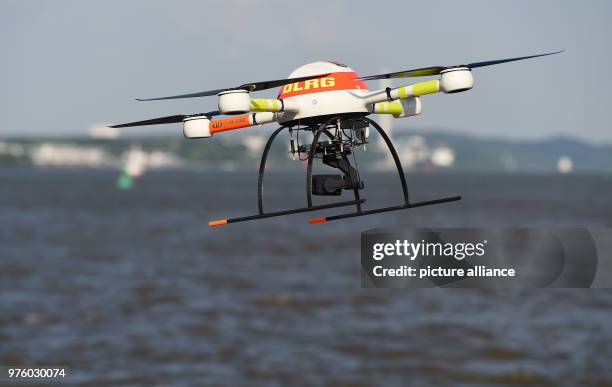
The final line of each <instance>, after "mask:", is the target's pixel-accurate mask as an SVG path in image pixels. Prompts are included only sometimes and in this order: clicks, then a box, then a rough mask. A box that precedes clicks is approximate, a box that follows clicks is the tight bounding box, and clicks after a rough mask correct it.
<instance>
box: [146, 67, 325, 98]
mask: <svg viewBox="0 0 612 387" xmlns="http://www.w3.org/2000/svg"><path fill="white" fill-rule="evenodd" d="M327 75H329V73H327V74H318V75H309V76H307V77H299V78H288V79H276V80H273V81H263V82H253V83H245V84H244V85H240V86H238V87H229V88H226V89H215V90H207V91H199V92H197V93H190V94H180V95H173V96H170V97H158V98H136V101H159V100H162V99H178V98H194V97H207V96H211V95H217V94H219V93H221V92H223V91H229V90H247V91H260V90H266V89H272V88H274V87H279V86H284V85H288V84H290V83H295V82H301V81H307V80H309V79H314V78H320V77H325V76H327Z"/></svg>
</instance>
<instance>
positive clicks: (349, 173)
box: [208, 116, 461, 226]
mask: <svg viewBox="0 0 612 387" xmlns="http://www.w3.org/2000/svg"><path fill="white" fill-rule="evenodd" d="M346 118H347V117H332V118H330V119H328V120H327V121H325V122H324V123H322V124H321V125H319V127H318V128H317V129H316V130H315V129H314V127H313V128H312V129H311V130H312V131H313V134H314V138H313V141H312V143H311V145H310V148H309V151H308V166H307V171H306V188H307V189H306V199H307V206H306V207H302V208H296V209H291V210H284V211H275V212H268V213H266V212H264V206H263V181H264V174H265V169H266V162H267V159H268V153H269V152H270V147H271V146H272V143H273V141H274V139H275V138H276V136H277V135H278V134H279V133H280V132H281V131H282V130H284V129H288V128H287V127H284V126H283V127H280V128H278V129H277V130H276V131H274V133H272V135H271V136H270V138H269V139H268V142H267V143H266V146H265V148H264V151H263V154H262V157H261V162H260V164H259V178H258V181H257V200H258V203H257V204H258V209H259V213H258V214H256V215H250V216H244V217H239V218H231V219H220V220H213V221H210V222H208V225H209V226H222V225H225V224H229V223H238V222H246V221H249V220H257V219H265V218H272V217H276V216H283V215H290V214H298V213H302V212H311V211H319V210H325V209H330V208H337V207H346V206H352V205H354V206H355V207H356V208H355V209H356V211H355V212H351V213H347V214H340V215H333V216H324V217H320V218H313V219H310V220H309V223H311V224H314V223H323V222H329V221H332V220H339V219H346V218H354V217H357V216H365V215H371V214H378V213H383V212H390V211H398V210H405V209H408V208H415V207H423V206H430V205H434V204H441V203H448V202H453V201H457V200H461V196H453V197H448V198H442V199H436V200H429V201H422V202H415V203H410V200H409V197H408V186H407V184H406V177H405V176H404V170H403V168H402V164H401V162H400V159H399V157H398V155H397V152H396V151H395V148H394V146H393V144H392V143H391V140H390V139H389V137H388V136H387V134H386V133H385V131H384V130H383V129H382V128H381V127H380V126H379V125H378V124H377V123H376V122H375V121H373V120H371V119H369V118H368V117H364V116H356V117H352V118H350V119H352V120H354V121H362V122H365V123H368V124H369V125H371V126H373V127H374V129H376V130H377V131H378V133H379V135H380V136H381V137H382V139H383V140H384V142H385V144H386V145H387V148H388V149H389V152H390V153H391V156H392V157H393V161H394V162H395V166H396V168H397V172H398V175H399V179H400V183H401V187H402V194H403V199H404V203H403V204H400V205H397V206H391V207H383V208H378V209H372V210H362V208H361V205H362V204H363V203H364V202H365V199H362V198H360V196H359V189H361V188H362V187H363V186H362V183H361V181H360V179H359V174H358V171H357V170H355V169H354V168H353V167H352V166H351V165H350V162H349V160H348V158H347V156H346V155H347V154H350V152H349V153H347V152H344V151H343V148H342V136H343V134H344V131H343V130H342V129H341V128H340V126H341V123H340V121H341V120H343V119H346ZM334 122H336V123H337V125H338V126H337V130H336V135H334V134H332V133H331V132H330V130H329V128H330V127H332V126H333V123H334ZM322 134H325V135H326V136H327V137H329V139H330V142H333V141H334V140H336V141H338V140H339V141H340V151H338V152H336V153H333V154H334V155H335V156H336V157H338V159H337V160H336V161H335V162H326V160H325V159H323V162H324V164H327V165H328V166H332V167H334V168H337V169H340V170H341V171H342V172H343V173H344V178H345V179H347V180H346V181H347V182H348V187H345V188H344V189H350V190H352V191H353V194H354V196H355V200H352V201H344V202H337V203H330V204H322V205H313V204H312V186H313V180H312V168H313V161H314V159H315V158H317V156H318V157H322V152H324V151H322V150H321V148H324V146H323V143H321V142H319V138H320V136H321V135H322ZM345 136H346V135H345ZM352 141H353V138H352V137H351V142H352ZM357 145H359V144H357ZM325 154H326V153H325Z"/></svg>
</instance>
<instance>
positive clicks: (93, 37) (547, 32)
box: [0, 0, 612, 143]
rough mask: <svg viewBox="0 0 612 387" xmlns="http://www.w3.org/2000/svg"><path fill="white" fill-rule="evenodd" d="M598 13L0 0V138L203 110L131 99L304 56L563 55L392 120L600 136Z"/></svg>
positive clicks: (350, 60)
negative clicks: (413, 114) (542, 53)
mask: <svg viewBox="0 0 612 387" xmlns="http://www.w3.org/2000/svg"><path fill="white" fill-rule="evenodd" d="M611 16H612V1H607V0H601V1H595V0H593V1H585V2H578V1H516V0H513V1H484V0H483V1H471V0H463V1H436V0H428V1H418V2H415V1H393V0H387V1H385V2H372V1H333V0H327V1H317V0H309V1H294V2H290V1H271V0H270V1H264V0H254V1H246V0H244V1H233V0H231V1H230V0H224V1H180V0H179V1H163V2H162V1H150V0H149V1H130V0H121V1H63V0H57V1H23V0H21V1H13V0H0V45H1V47H2V61H0V69H1V70H2V71H1V74H2V79H3V80H2V85H1V87H0V112H1V114H0V138H1V137H13V136H45V137H48V136H63V135H86V134H87V132H88V130H89V129H90V128H91V127H92V126H94V125H97V124H100V123H121V122H128V121H134V120H140V119H147V118H153V117H159V116H164V115H172V114H190V113H196V112H205V111H209V110H214V109H216V104H217V99H216V98H215V97H206V98H196V99H190V100H176V101H155V102H136V101H134V98H135V97H155V96H164V95H174V94H181V93H187V92H193V91H199V90H207V89H214V88H221V87H230V86H237V85H239V84H242V83H245V82H251V81H261V80H268V79H277V78H283V77H286V76H288V75H289V73H290V72H291V71H293V69H295V68H296V67H298V66H300V65H302V64H304V63H309V62H313V61H317V60H333V61H337V62H341V63H346V64H348V65H349V66H351V67H352V68H354V69H355V70H356V71H357V72H358V73H360V74H361V75H370V74H377V73H380V72H383V71H399V70H404V69H409V68H415V67H424V66H434V65H443V66H446V65H458V64H462V63H469V62H474V61H480V60H489V59H498V58H506V57H513V56H523V55H530V54H535V53H541V52H548V51H555V50H559V49H566V52H565V53H563V54H561V55H556V56H550V57H546V58H539V59H533V60H529V61H523V62H515V63H510V64H503V65H499V66H493V67H487V68H480V69H476V70H474V77H475V86H474V89H473V90H471V91H469V92H465V93H459V94H452V95H444V94H437V95H431V96H425V97H423V98H422V102H423V114H422V115H421V116H419V117H410V118H403V119H398V120H395V122H394V126H395V128H398V129H397V130H399V128H401V130H410V129H411V128H415V129H431V130H436V129H446V130H448V131H451V132H454V133H462V134H470V135H479V136H488V137H504V138H511V139H517V140H524V139H539V138H545V137H551V136H570V137H576V138H580V139H583V140H586V141H588V142H591V143H602V142H605V143H612V125H611V124H610V120H609V118H608V117H609V112H610V111H611V110H612V107H611V106H610V98H609V97H608V95H609V93H610V90H612V77H611V76H610V74H609V69H610V68H612V31H611V27H610V25H611V24H612V23H610V17H611ZM414 81H416V80H414ZM414 81H413V80H401V81H396V82H395V84H396V85H400V84H408V83H412V82H414ZM369 86H370V89H375V88H376V87H377V86H378V84H377V83H376V82H370V84H369ZM274 94H275V92H263V93H260V94H259V95H258V96H260V97H270V96H272V95H274ZM272 129H273V126H270V130H272ZM156 130H160V129H159V128H158V129H156ZM161 130H167V131H168V133H175V132H176V133H177V134H179V133H180V130H181V128H180V125H171V126H168V127H166V128H162V129H161ZM156 133H158V132H156Z"/></svg>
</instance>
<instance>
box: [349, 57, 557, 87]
mask: <svg viewBox="0 0 612 387" xmlns="http://www.w3.org/2000/svg"><path fill="white" fill-rule="evenodd" d="M563 51H565V50H561V51H555V52H548V53H546V54H538V55H530V56H521V57H518V58H508V59H498V60H489V61H484V62H473V63H470V64H467V65H462V66H447V67H442V66H434V67H424V68H420V69H412V70H404V71H397V72H394V73H387V74H377V75H370V76H368V77H361V78H360V79H362V80H364V81H370V80H373V79H385V78H409V77H425V76H429V75H438V74H440V73H441V72H442V71H444V70H446V69H449V68H452V67H468V68H470V69H474V68H477V67H485V66H492V65H496V64H500V63H507V62H514V61H517V60H523V59H530V58H537V57H540V56H547V55H554V54H559V53H562V52H563Z"/></svg>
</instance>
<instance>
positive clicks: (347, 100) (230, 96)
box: [113, 51, 561, 226]
mask: <svg viewBox="0 0 612 387" xmlns="http://www.w3.org/2000/svg"><path fill="white" fill-rule="evenodd" d="M559 52H561V51H559ZM556 53H558V52H554V53H547V54H539V55H531V56H525V57H518V58H509V59H500V60H492V61H484V62H474V63H469V64H467V65H460V66H446V67H444V66H433V67H424V68H419V69H410V70H404V71H398V72H394V73H387V74H378V75H373V76H368V77H360V76H359V75H358V74H357V73H356V72H355V71H354V70H353V69H351V68H350V67H348V66H346V65H342V64H339V63H335V62H326V61H320V62H313V63H309V64H306V65H303V66H301V67H299V68H297V69H296V70H295V71H293V72H292V73H291V74H290V75H289V78H287V79H278V80H273V81H265V82H254V83H246V84H243V85H240V86H237V87H232V88H224V89H216V90H208V91H203V92H196V93H191V94H183V95H176V96H171V97H161V98H151V99H146V100H164V99H176V98H193V97H204V96H213V95H217V96H218V98H219V104H218V108H219V110H218V111H214V112H208V113H199V114H190V115H174V116H168V117H161V118H155V119H151V120H145V121H138V122H131V123H127V124H121V125H115V126H113V127H119V128H120V127H127V126H141V125H155V124H167V123H178V122H182V123H183V133H184V135H185V137H187V138H189V139H197V138H209V137H211V136H213V135H214V134H216V133H220V132H224V131H229V130H235V129H240V128H246V127H249V126H255V125H262V124H267V123H271V122H277V123H279V125H280V128H278V129H277V130H276V131H275V132H274V133H273V134H272V135H271V136H270V139H269V140H268V142H267V144H266V146H265V148H264V152H263V155H262V160H261V163H260V169H259V180H258V201H259V202H258V204H259V213H258V214H257V215H251V216H246V217H241V218H233V219H220V220H215V221H211V222H209V225H210V226H220V225H224V224H227V223H236V222H243V221H247V220H254V219H262V218H268V217H272V216H280V215H288V214H294V213H299V212H307V211H317V210H322V209H327V208H334V207H342V206H352V205H355V206H356V207H357V211H356V212H354V213H349V214H342V215H334V216H330V217H321V218H315V219H311V220H310V222H311V223H321V222H326V221H329V220H336V219H345V218H350V217H354V216H363V215H369V214H374V213H381V212H387V211H396V210H402V209H407V208H413V207H419V206H428V205H432V204H441V203H446V202H451V201H456V200H460V199H461V197H460V196H455V197H449V198H443V199H437V200H430V201H425V202H417V203H412V202H410V201H409V198H408V189H407V185H406V180H405V176H404V173H403V170H402V166H401V162H400V160H399V156H398V155H397V152H396V151H395V148H394V146H393V145H392V143H391V140H390V139H389V137H388V136H387V134H386V133H385V132H384V130H383V129H382V128H381V127H380V125H378V124H377V123H376V122H375V121H373V120H371V119H370V118H368V117H367V116H368V115H370V114H385V115H391V116H393V117H394V118H401V117H410V116H415V115H418V114H421V110H422V105H421V99H420V97H421V96H424V95H427V94H433V93H439V92H442V93H446V94H452V93H459V92H463V91H467V90H470V89H471V88H472V87H473V86H474V77H473V75H472V69H474V68H478V67H485V66H491V65H496V64H500V63H506V62H513V61H518V60H523V59H529V58H535V57H539V56H545V55H552V54H556ZM432 76H433V77H436V78H435V79H431V80H428V81H423V82H417V83H414V84H411V85H404V86H399V87H396V88H390V87H387V88H385V89H382V90H376V91H370V90H368V87H367V85H366V83H365V81H369V80H375V79H391V78H412V77H432ZM275 87H280V88H281V89H280V91H279V94H278V97H277V98H272V99H270V98H268V99H263V98H251V93H252V92H255V91H260V90H266V89H271V88H275ZM218 115H227V117H226V118H220V119H214V118H213V117H215V116H218ZM369 127H373V128H374V129H376V130H377V131H378V133H379V135H380V137H381V138H382V139H383V141H384V143H385V144H386V145H387V147H388V149H389V152H390V154H391V155H392V158H393V161H394V163H395V165H396V167H397V170H398V174H399V177H400V180H401V183H402V191H403V195H404V203H403V204H401V205H399V206H392V207H385V208H378V209H374V210H365V211H364V210H362V208H361V205H362V204H363V202H364V201H365V199H363V198H361V197H360V195H359V190H361V189H363V188H364V184H363V182H362V181H361V178H360V175H359V173H358V170H357V169H356V168H355V167H353V166H352V165H351V163H350V161H349V159H348V157H347V156H348V155H353V156H354V151H356V150H357V149H360V148H361V146H362V145H365V144H366V143H367V137H368V131H369ZM283 129H289V130H290V131H291V132H292V133H293V131H294V130H297V131H298V132H299V131H300V130H306V131H310V132H311V133H312V134H313V140H312V142H311V143H310V144H300V143H299V136H298V140H297V142H296V141H295V140H294V139H293V136H292V138H291V141H290V148H291V153H292V154H293V155H294V156H296V154H297V156H299V158H300V159H301V160H304V161H307V165H308V166H307V190H306V191H307V207H303V208H297V209H292V210H285V211H277V212H272V213H266V212H264V210H263V174H264V170H265V165H266V159H267V155H268V151H269V149H270V145H271V143H272V141H273V140H274V138H275V137H276V135H277V134H278V133H279V132H280V131H282V130H283ZM322 135H323V136H326V137H327V140H325V141H324V140H323V139H322V138H321V136H322ZM364 148H365V147H364ZM304 154H305V155H306V158H305V159H303V158H302V155H304ZM315 159H316V160H321V162H322V163H323V164H325V165H327V166H329V167H331V168H336V169H338V170H340V171H341V172H342V173H343V175H327V174H326V175H312V163H313V160H315ZM343 190H351V191H353V193H354V195H355V200H353V201H348V202H339V203H334V204H323V205H313V202H312V195H340V194H341V193H342V191H343Z"/></svg>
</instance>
